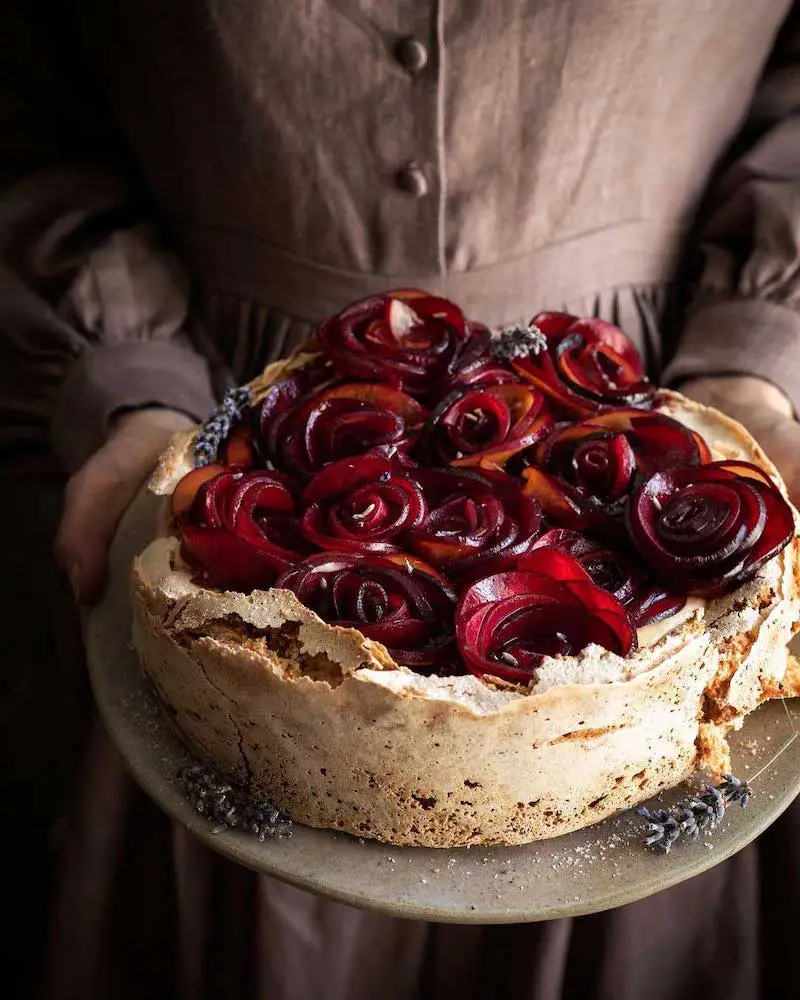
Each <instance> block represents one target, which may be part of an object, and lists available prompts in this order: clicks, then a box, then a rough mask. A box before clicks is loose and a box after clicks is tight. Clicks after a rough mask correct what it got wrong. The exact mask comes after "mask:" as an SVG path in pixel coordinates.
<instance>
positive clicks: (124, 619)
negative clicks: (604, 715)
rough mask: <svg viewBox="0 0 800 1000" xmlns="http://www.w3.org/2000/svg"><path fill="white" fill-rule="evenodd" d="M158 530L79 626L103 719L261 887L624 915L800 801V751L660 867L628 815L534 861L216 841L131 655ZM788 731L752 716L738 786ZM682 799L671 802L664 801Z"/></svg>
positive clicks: (773, 716)
mask: <svg viewBox="0 0 800 1000" xmlns="http://www.w3.org/2000/svg"><path fill="white" fill-rule="evenodd" d="M153 517H154V512H153V501H152V500H151V499H150V498H148V497H146V496H144V495H142V496H141V497H140V498H139V499H138V500H137V501H136V503H135V504H134V506H133V507H132V508H131V510H130V512H129V513H128V515H127V517H126V518H125V520H124V522H123V524H122V525H121V528H120V531H119V533H118V535H117V539H116V541H115V544H114V547H113V550H112V565H111V584H110V587H109V590H108V593H107V596H106V599H105V601H104V603H103V604H102V605H101V606H100V607H98V608H97V609H96V610H95V611H94V612H93V613H92V615H91V617H90V619H89V621H88V623H87V646H88V658H89V668H90V672H91V678H92V685H93V688H94V694H95V698H96V701H97V705H98V708H99V710H100V714H101V716H102V718H103V720H104V722H105V725H106V727H107V728H108V731H109V733H110V735H111V737H112V739H113V741H114V743H115V744H116V746H117V748H118V749H119V752H120V753H121V755H122V757H123V759H124V761H125V763H126V765H127V767H128V768H129V769H130V772H131V774H132V775H133V777H134V778H135V779H136V780H137V781H138V782H139V784H140V785H141V786H142V788H144V790H145V791H146V792H147V793H148V794H149V795H150V796H151V797H152V798H153V800H154V801H155V802H156V803H158V805H159V806H161V808H162V809H164V810H165V811H166V812H167V813H168V814H169V815H170V816H171V817H172V818H173V819H174V820H175V821H176V822H178V823H182V824H183V825H184V826H186V827H188V829H189V830H191V831H192V833H193V834H195V836H197V837H198V838H200V840H202V841H203V842H204V843H205V844H207V845H208V846H209V847H210V848H212V849H213V850H215V851H219V853H220V854H223V855H225V856H226V857H228V858H230V859H232V860H233V861H236V862H238V863H239V864H242V865H246V866H247V867H248V868H252V869H254V870H255V871H257V872H261V873H262V874H264V875H271V876H273V877H275V878H278V879H281V880H283V881H285V882H289V883H291V884H292V885H296V886H300V887H301V888H303V889H308V890H310V891H311V892H316V893H319V894H321V895H323V896H329V897H331V898H332V899H337V900H340V901H341V902H345V903H351V904H353V905H355V906H363V907H368V908H372V909H375V910H380V911H382V912H384V913H389V914H393V915H395V916H401V917H413V918H420V919H424V920H435V921H445V922H451V923H512V922H515V923H516V922H521V921H532V920H550V919H552V918H554V917H564V916H575V915H578V914H583V913H594V912H597V911H599V910H605V909H609V908H611V907H614V906H620V905H622V904H623V903H630V902H633V901H634V900H637V899H642V898H643V897H645V896H649V895H651V894H652V893H655V892H658V891H660V890H661V889H666V888H667V887H669V886H671V885H675V884H676V883H677V882H682V881H683V880H684V879H688V878H692V876H694V875H699V874H700V873H701V872H703V871H705V870H706V869H708V868H711V867H712V866H713V865H716V864H719V862H721V861H723V860H724V859H725V858H727V857H730V855H732V854H734V853H735V852H736V851H738V850H741V848H743V847H745V846H746V845H747V844H748V843H750V841H752V840H754V839H755V838H756V837H757V836H758V835H759V834H760V833H761V832H762V831H763V830H764V829H765V828H766V827H767V826H769V824H770V823H772V822H773V821H774V820H775V819H776V818H777V817H778V816H779V815H780V814H781V813H782V812H783V810H784V809H786V807H787V806H788V805H789V803H790V802H791V801H792V799H793V798H794V797H795V795H797V793H798V791H800V739H797V740H795V741H794V742H793V743H791V744H790V746H789V747H788V748H787V749H786V751H785V752H784V753H783V754H782V755H781V756H780V757H779V759H777V760H776V761H775V763H774V764H772V765H770V766H769V767H767V768H766V770H764V772H763V773H762V774H760V775H759V777H758V779H757V780H756V781H755V782H754V791H755V792H756V794H755V796H754V798H753V800H752V801H751V803H750V805H749V806H748V807H747V809H746V810H742V809H740V808H739V807H732V808H730V809H729V810H728V814H727V816H726V817H725V820H724V822H723V824H722V825H721V826H720V827H719V828H718V829H717V830H716V831H715V832H714V834H713V836H712V837H711V838H709V839H708V840H706V841H705V842H704V841H702V840H701V841H699V842H697V843H691V842H690V843H687V844H683V845H681V846H679V847H676V848H674V849H673V850H672V851H671V853H670V854H669V855H666V856H664V855H661V854H655V853H653V852H651V851H648V850H646V849H644V848H643V847H642V846H641V843H640V840H641V835H642V827H641V821H640V820H639V819H638V818H637V817H636V816H635V814H633V813H631V812H629V813H625V814H623V815H621V816H618V817H616V818H614V819H612V820H606V821H605V822H603V823H600V824H598V825H597V826H593V827H590V828H589V829H586V830H581V831H579V832H577V833H572V834H568V835H567V836H563V837H559V838H557V839H554V840H546V841H540V842H539V843H536V844H531V845H530V846H528V847H505V848H498V847H492V848H482V847H473V848H471V849H463V848H462V849H458V850H434V849H428V848H402V847H387V846H385V845H383V844H378V843H376V842H375V841H362V840H358V839H356V838H353V837H350V836H348V835H346V834H342V833H335V832H328V831H323V830H312V829H309V828H308V827H302V826H296V827H295V828H294V833H293V836H292V837H291V839H288V840H281V841H268V842H266V843H263V844H259V843H258V842H257V841H256V840H255V839H254V838H252V837H249V836H247V835H245V834H242V833H239V832H237V831H229V830H225V831H222V832H214V828H213V826H212V825H211V824H210V823H209V822H208V821H207V820H206V819H205V818H204V817H203V816H201V815H198V814H197V813H196V812H195V811H194V810H193V809H192V807H191V806H190V805H189V803H188V802H187V801H186V799H185V798H184V797H183V795H182V794H181V791H180V788H179V787H178V784H177V782H176V774H177V772H178V770H179V768H180V767H181V766H182V765H183V764H184V763H185V762H187V761H188V760H189V757H188V755H187V752H186V750H185V749H184V747H183V745H182V744H181V742H180V741H179V739H177V737H176V736H175V734H174V732H173V730H172V729H171V728H170V727H169V726H168V725H167V723H166V722H165V721H164V719H163V718H162V715H161V712H160V710H159V707H158V705H157V703H156V700H155V698H154V696H153V693H152V690H151V689H150V686H149V684H148V682H147V681H146V680H145V679H144V677H143V676H142V674H141V672H140V670H139V666H138V663H137V660H136V656H135V654H134V653H133V651H132V648H131V644H130V612H129V602H128V570H129V567H130V564H131V559H132V557H133V555H134V554H135V553H136V552H138V551H140V550H141V549H142V548H144V546H145V545H146V544H147V541H148V539H149V538H150V537H151V532H152V525H153V523H154V522H153ZM794 728H796V729H797V730H798V731H800V699H798V700H797V701H794V702H792V701H789V702H786V703H781V702H773V703H771V704H769V705H765V706H764V707H762V708H760V709H759V710H758V711H757V712H754V713H753V714H752V715H751V716H749V717H748V719H747V721H746V723H745V725H744V727H743V729H742V731H741V732H740V733H737V734H735V735H734V737H733V739H732V744H733V768H734V773H735V774H736V775H737V776H739V777H749V776H752V775H755V774H756V773H757V772H758V771H759V770H760V769H761V768H762V767H763V765H764V764H766V763H767V762H768V761H770V760H771V758H772V757H773V756H774V754H775V753H776V751H777V750H778V749H779V748H780V747H781V746H782V745H783V744H784V743H785V742H786V741H787V740H788V739H789V738H790V737H791V735H792V733H793V730H794ZM682 794H685V790H684V791H683V792H681V791H680V790H676V791H675V792H673V793H672V794H671V796H665V797H664V800H663V801H665V802H669V801H674V800H676V799H677V798H679V797H680V796H681V795H682Z"/></svg>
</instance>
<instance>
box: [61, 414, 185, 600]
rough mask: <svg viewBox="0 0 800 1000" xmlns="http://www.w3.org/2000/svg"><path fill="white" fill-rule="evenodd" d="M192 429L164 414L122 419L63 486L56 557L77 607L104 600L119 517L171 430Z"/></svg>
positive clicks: (179, 418)
mask: <svg viewBox="0 0 800 1000" xmlns="http://www.w3.org/2000/svg"><path fill="white" fill-rule="evenodd" d="M190 426H192V424H191V421H190V420H189V419H188V417H185V416H183V415H182V414H178V413H172V412H171V411H168V410H141V411H136V412H135V413H130V414H126V415H125V416H124V417H122V418H120V420H119V421H118V422H117V423H116V424H115V426H114V429H113V431H112V434H111V436H110V437H109V439H108V441H107V442H106V443H105V444H104V445H103V447H102V448H100V449H99V450H98V451H97V452H95V454H94V455H93V456H92V457H91V458H90V459H89V460H88V462H86V464H85V465H84V466H83V467H82V468H81V469H79V470H78V472H76V473H75V474H74V475H73V476H72V477H71V478H70V479H69V481H68V482H67V486H66V490H65V493H64V509H63V513H62V517H61V523H60V525H59V529H58V533H57V535H56V540H55V545H54V552H55V556H56V560H57V562H58V563H59V565H60V566H61V568H62V569H63V570H64V572H65V573H66V574H67V576H68V578H69V582H70V586H71V587H72V591H73V594H74V595H75V600H76V601H77V602H78V603H79V604H94V603H95V602H96V601H98V600H99V599H100V597H101V596H102V593H103V590H104V589H105V584H106V579H107V576H108V549H109V546H110V544H111V540H112V539H113V537H114V532H115V531H116V528H117V525H118V523H119V520H120V518H121V517H122V515H123V513H124V512H125V510H126V508H127V507H128V506H129V504H130V503H131V501H132V500H133V498H134V496H135V495H136V493H137V491H138V489H139V487H140V486H141V484H142V482H143V481H144V479H145V478H146V477H147V476H148V475H149V473H150V471H151V470H152V468H153V466H154V465H155V462H156V460H157V459H158V456H159V455H160V454H161V452H162V451H163V450H164V448H165V447H166V446H167V444H168V442H169V440H170V438H171V437H172V435H173V434H174V433H175V431H176V430H181V429H185V428H188V427H190Z"/></svg>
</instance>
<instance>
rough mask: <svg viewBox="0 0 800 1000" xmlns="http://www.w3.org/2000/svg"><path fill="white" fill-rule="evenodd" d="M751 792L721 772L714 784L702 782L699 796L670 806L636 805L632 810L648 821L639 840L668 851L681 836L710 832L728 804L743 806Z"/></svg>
mask: <svg viewBox="0 0 800 1000" xmlns="http://www.w3.org/2000/svg"><path fill="white" fill-rule="evenodd" d="M752 794H753V792H752V789H751V788H750V786H749V785H748V783H747V782H746V781H741V780H740V779H739V778H736V777H734V776H733V775H732V774H723V775H722V781H720V782H719V783H718V784H716V785H705V786H704V788H703V791H702V793H701V794H700V795H697V796H694V797H692V798H690V799H686V800H684V801H682V802H678V803H677V805H675V806H673V807H672V808H671V809H648V808H647V807H646V806H640V807H639V808H638V809H637V810H636V812H637V813H638V815H639V816H641V817H642V818H643V819H645V820H646V821H647V824H648V830H647V835H646V836H645V838H644V840H643V843H644V845H645V846H646V847H653V848H655V849H656V850H658V851H662V852H663V853H664V854H669V852H670V850H671V849H672V846H673V844H675V843H676V842H677V841H678V840H679V839H680V838H681V837H682V836H684V837H689V838H690V839H691V840H697V838H698V837H699V836H700V834H701V833H710V832H711V831H712V830H714V829H715V828H716V827H717V826H719V824H720V823H721V822H722V820H723V818H724V816H725V810H726V808H727V807H728V806H730V805H733V803H734V802H738V803H739V804H740V805H741V806H742V808H744V807H745V806H746V805H747V803H748V802H749V801H750V796H751V795H752Z"/></svg>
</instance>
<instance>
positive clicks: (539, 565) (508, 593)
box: [456, 548, 636, 684]
mask: <svg viewBox="0 0 800 1000" xmlns="http://www.w3.org/2000/svg"><path fill="white" fill-rule="evenodd" d="M456 637H457V640H458V646H459V650H460V652H461V655H462V656H463V658H464V660H465V662H466V664H467V667H468V668H469V670H470V671H471V672H472V673H473V674H476V675H477V676H478V677H482V676H484V675H487V674H488V675H491V676H494V677H498V678H500V679H502V680H504V681H509V682H511V683H519V684H527V683H529V682H530V681H531V680H532V679H533V678H534V676H535V671H536V668H537V667H538V666H539V665H540V663H541V662H542V658H543V657H545V656H569V655H572V654H575V653H578V652H580V651H581V650H582V649H584V648H585V647H586V646H588V645H590V644H596V645H598V646H603V647H604V648H605V649H608V650H611V651H612V652H614V653H617V654H618V655H619V656H625V655H627V654H628V653H629V652H631V650H633V649H634V648H635V647H636V632H635V630H634V628H633V625H632V623H631V621H630V618H629V617H628V614H627V612H626V610H625V608H624V607H623V606H622V605H621V604H620V602H619V601H618V600H617V599H616V598H615V597H614V596H613V595H611V594H609V593H608V592H607V591H606V590H603V589H602V587H598V586H597V585H596V584H595V583H593V582H592V580H591V579H590V577H589V575H588V573H586V571H585V570H584V569H583V568H582V567H581V565H580V564H579V563H578V562H577V560H576V559H574V558H573V557H572V556H570V555H568V554H567V553H566V552H560V551H559V550H557V549H553V548H540V549H535V550H534V551H533V552H531V553H529V554H528V555H527V556H524V557H523V558H522V559H521V560H520V562H519V564H518V566H517V569H516V570H514V571H512V572H509V573H498V574H495V575H493V576H488V577H486V578H484V579H483V580H479V581H477V582H476V583H473V584H472V586H471V587H469V588H468V589H467V590H466V591H464V593H463V594H462V595H461V599H460V600H459V603H458V608H457V609H456Z"/></svg>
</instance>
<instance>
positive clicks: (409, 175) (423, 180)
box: [397, 163, 428, 198]
mask: <svg viewBox="0 0 800 1000" xmlns="http://www.w3.org/2000/svg"><path fill="white" fill-rule="evenodd" d="M397 186H398V187H399V188H400V190H401V191H405V192H406V194H410V195H413V196H414V197H415V198H424V197H425V195H426V194H427V193H428V178H427V177H426V176H425V171H424V170H423V169H422V167H421V166H420V165H419V164H418V163H409V164H407V165H406V166H405V167H403V169H402V170H400V171H398V173H397Z"/></svg>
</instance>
